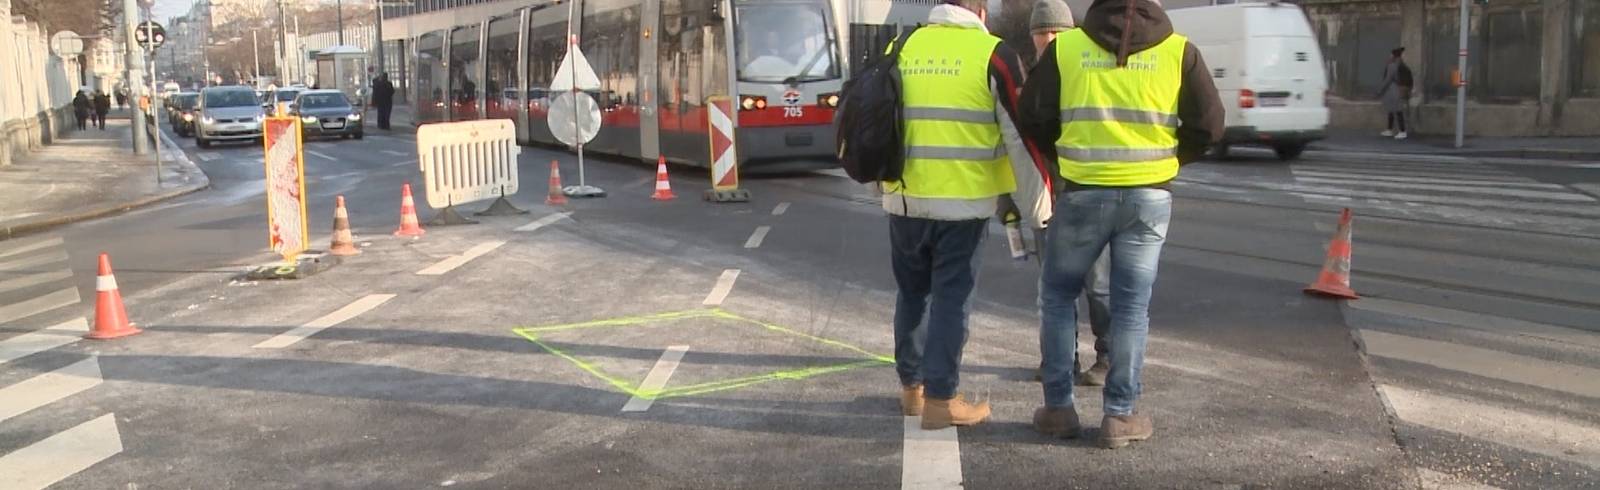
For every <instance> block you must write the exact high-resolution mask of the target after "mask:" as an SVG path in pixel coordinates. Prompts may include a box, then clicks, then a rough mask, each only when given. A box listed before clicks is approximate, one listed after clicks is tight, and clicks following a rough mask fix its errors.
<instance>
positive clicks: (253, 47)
mask: <svg viewBox="0 0 1600 490" xmlns="http://www.w3.org/2000/svg"><path fill="white" fill-rule="evenodd" d="M250 57H252V58H254V59H255V62H256V71H255V73H251V74H250V82H251V83H252V84H254V85H255V86H256V88H261V40H260V39H259V37H258V36H256V30H255V29H251V30H250Z"/></svg>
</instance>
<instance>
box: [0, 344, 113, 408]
mask: <svg viewBox="0 0 1600 490" xmlns="http://www.w3.org/2000/svg"><path fill="white" fill-rule="evenodd" d="M100 381H101V377H100V361H98V360H96V359H95V358H93V357H90V358H88V359H84V360H82V361H78V362H75V363H72V364H71V365H68V366H67V367H64V368H61V369H57V370H55V371H51V372H48V373H44V374H41V375H38V376H34V377H32V378H28V379H26V380H24V381H22V382H21V383H17V384H14V385H11V386H7V387H5V388H0V422H4V421H6V419H9V418H11V417H15V416H18V415H22V414H24V413H27V412H28V411H30V410H33V409H35V408H39V407H42V406H45V405H49V404H51V403H55V402H56V400H60V399H62V398H66V397H69V396H72V395H75V394H78V393H80V392H82V391H84V390H87V389H89V388H93V387H95V386H96V385H99V384H100Z"/></svg>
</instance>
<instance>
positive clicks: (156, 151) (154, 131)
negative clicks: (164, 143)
mask: <svg viewBox="0 0 1600 490" xmlns="http://www.w3.org/2000/svg"><path fill="white" fill-rule="evenodd" d="M152 17H154V16H152ZM144 34H145V39H149V40H150V56H149V58H150V95H149V99H148V100H149V101H150V122H151V124H150V137H151V138H154V139H155V146H154V147H153V148H151V149H150V154H151V155H152V156H154V157H155V160H156V188H158V189H159V188H161V121H160V120H157V119H155V115H156V47H155V39H156V38H155V29H154V26H153V25H151V26H146V27H145V29H144ZM139 112H140V113H141V114H139V120H140V121H143V120H145V119H144V114H143V112H144V110H143V109H140V110H139Z"/></svg>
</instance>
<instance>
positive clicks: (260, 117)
mask: <svg viewBox="0 0 1600 490" xmlns="http://www.w3.org/2000/svg"><path fill="white" fill-rule="evenodd" d="M265 120H267V115H266V114H256V122H262V121H265Z"/></svg>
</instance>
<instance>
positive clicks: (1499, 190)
mask: <svg viewBox="0 0 1600 490" xmlns="http://www.w3.org/2000/svg"><path fill="white" fill-rule="evenodd" d="M1294 180H1295V181H1297V182H1304V183H1307V184H1333V185H1340V186H1344V187H1345V188H1370V189H1398V190H1431V191H1443V192H1464V193H1471V194H1472V195H1478V196H1485V197H1491V196H1507V197H1520V198H1525V199H1543V200H1547V201H1566V202H1582V203H1588V202H1594V201H1595V198H1593V197H1589V196H1587V195H1584V194H1579V193H1576V192H1570V191H1558V192H1547V191H1535V190H1527V189H1512V188H1507V187H1487V188H1485V187H1471V186H1462V185H1454V184H1419V183H1401V182H1379V181H1370V182H1360V181H1349V180H1344V179H1328V178H1322V177H1302V176H1300V175H1298V174H1296V175H1295V177H1294Z"/></svg>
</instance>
